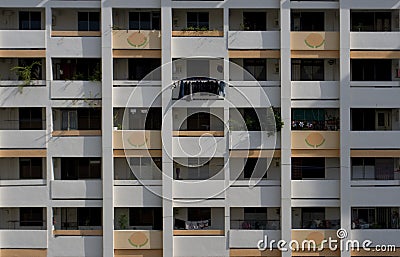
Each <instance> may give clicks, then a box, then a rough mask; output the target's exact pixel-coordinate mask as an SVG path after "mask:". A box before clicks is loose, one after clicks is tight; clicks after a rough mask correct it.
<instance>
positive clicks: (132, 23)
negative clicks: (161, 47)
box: [129, 12, 140, 30]
mask: <svg viewBox="0 0 400 257" xmlns="http://www.w3.org/2000/svg"><path fill="white" fill-rule="evenodd" d="M139 17H140V13H139V12H130V13H129V29H132V30H138V29H140V26H139V25H140V22H139Z"/></svg>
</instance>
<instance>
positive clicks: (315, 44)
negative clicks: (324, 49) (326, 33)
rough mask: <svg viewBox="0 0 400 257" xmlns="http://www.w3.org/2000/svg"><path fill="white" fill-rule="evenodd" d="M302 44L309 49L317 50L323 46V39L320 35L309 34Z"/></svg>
mask: <svg viewBox="0 0 400 257" xmlns="http://www.w3.org/2000/svg"><path fill="white" fill-rule="evenodd" d="M304 43H305V44H306V45H307V46H308V47H310V48H319V47H321V46H323V45H324V44H325V39H324V37H323V36H321V34H318V33H310V34H309V35H308V36H307V37H306V39H304Z"/></svg>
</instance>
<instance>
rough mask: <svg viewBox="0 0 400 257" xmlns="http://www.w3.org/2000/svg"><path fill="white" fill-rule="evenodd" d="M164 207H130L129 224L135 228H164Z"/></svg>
mask: <svg viewBox="0 0 400 257" xmlns="http://www.w3.org/2000/svg"><path fill="white" fill-rule="evenodd" d="M162 222H163V220H162V208H152V207H141V208H129V226H134V227H136V228H134V229H149V228H150V229H153V230H162Z"/></svg>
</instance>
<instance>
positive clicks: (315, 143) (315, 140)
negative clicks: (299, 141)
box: [304, 132, 325, 148]
mask: <svg viewBox="0 0 400 257" xmlns="http://www.w3.org/2000/svg"><path fill="white" fill-rule="evenodd" d="M304 141H306V144H307V145H309V146H311V147H313V148H318V147H320V146H321V145H323V144H324V143H325V138H324V136H322V135H321V133H318V132H312V133H310V134H308V136H307V137H306V138H305V139H304Z"/></svg>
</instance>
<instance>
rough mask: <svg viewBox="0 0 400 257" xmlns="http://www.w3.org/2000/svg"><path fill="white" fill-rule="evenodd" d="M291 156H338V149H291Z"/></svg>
mask: <svg viewBox="0 0 400 257" xmlns="http://www.w3.org/2000/svg"><path fill="white" fill-rule="evenodd" d="M292 157H340V150H339V149H312V150H307V149H292Z"/></svg>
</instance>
